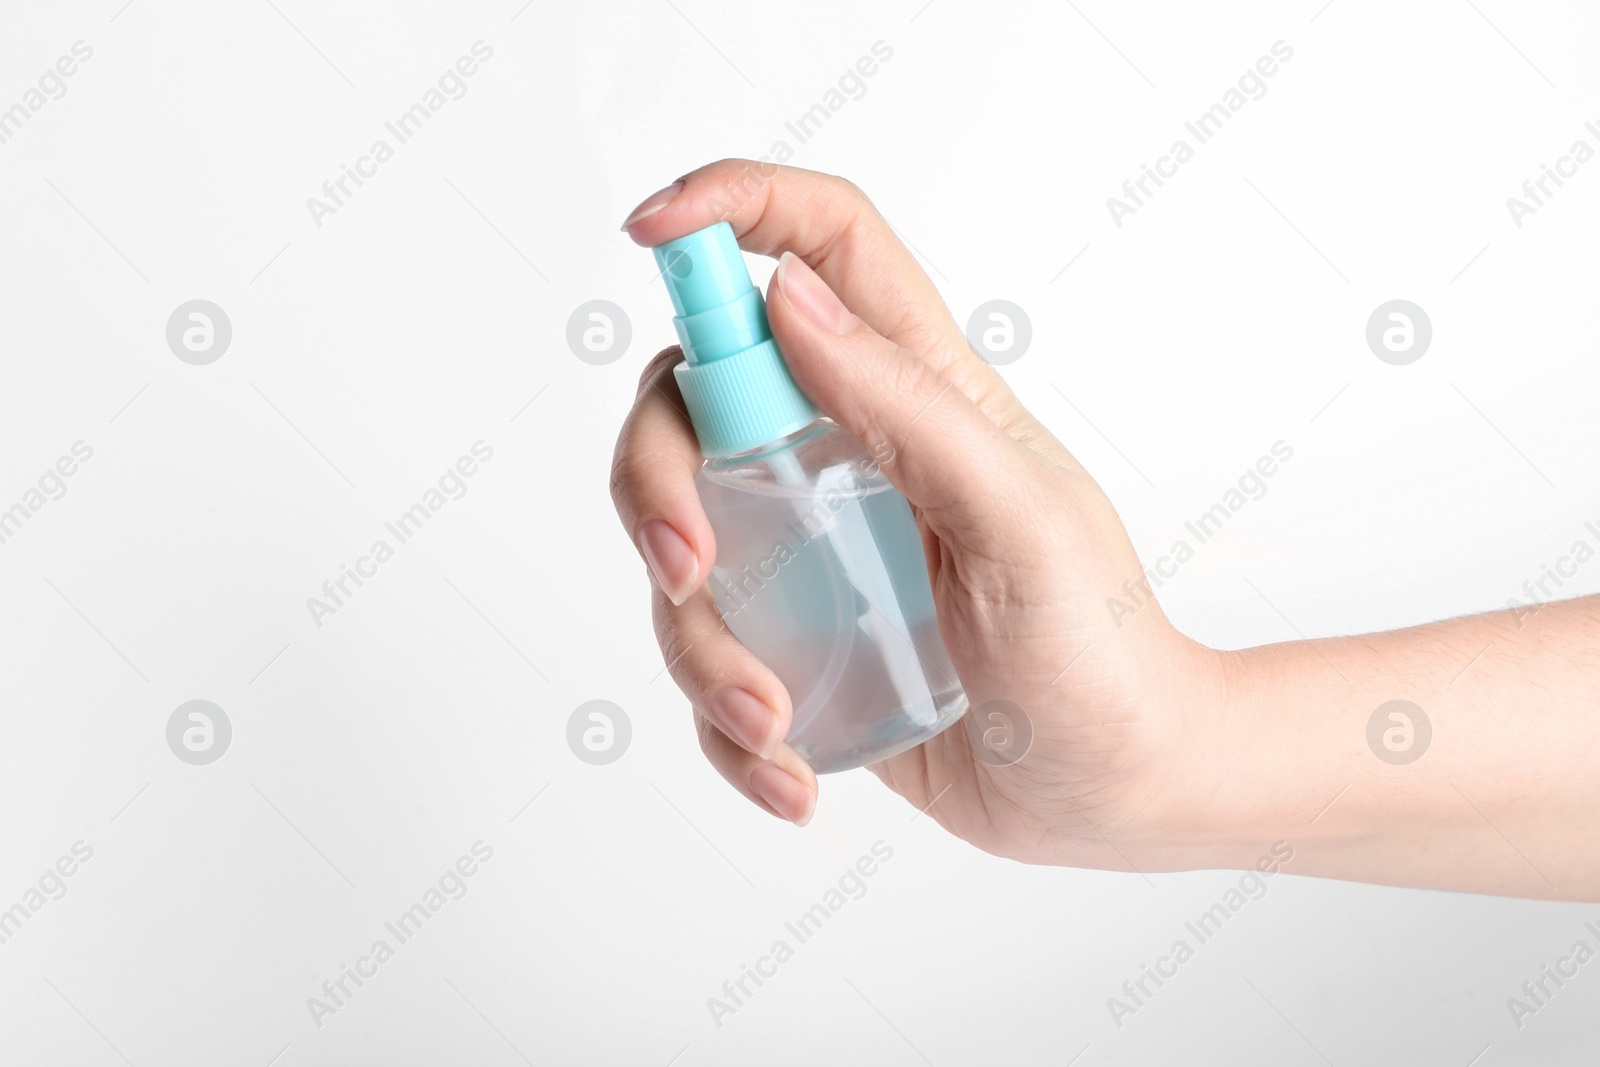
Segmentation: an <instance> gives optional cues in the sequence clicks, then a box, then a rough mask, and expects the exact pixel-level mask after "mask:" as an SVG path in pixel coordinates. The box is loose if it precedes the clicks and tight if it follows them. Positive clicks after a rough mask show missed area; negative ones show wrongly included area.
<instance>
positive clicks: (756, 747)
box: [706, 685, 781, 759]
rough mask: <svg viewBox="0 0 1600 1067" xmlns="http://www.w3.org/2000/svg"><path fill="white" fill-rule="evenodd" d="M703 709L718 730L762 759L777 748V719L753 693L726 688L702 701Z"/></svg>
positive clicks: (736, 688)
mask: <svg viewBox="0 0 1600 1067" xmlns="http://www.w3.org/2000/svg"><path fill="white" fill-rule="evenodd" d="M706 704H707V705H708V706H707V708H706V710H707V711H708V712H709V713H710V715H711V718H712V719H713V720H714V721H715V722H716V724H717V725H718V726H720V727H722V731H723V732H724V733H726V734H727V735H728V736H729V737H731V738H733V739H734V740H735V741H737V742H739V744H741V745H743V746H744V747H745V748H747V749H749V750H750V751H751V752H754V753H755V754H756V755H758V756H760V757H761V758H762V759H771V758H772V750H773V749H775V748H777V747H778V741H779V740H781V739H780V738H779V737H778V716H777V715H776V714H774V712H773V710H772V709H771V708H769V707H767V705H765V704H763V703H762V702H761V700H760V699H758V698H757V697H756V696H755V695H754V694H752V693H751V692H749V691H748V690H745V689H740V688H739V687H737V686H732V685H727V686H723V687H722V688H721V689H718V690H717V691H716V692H714V693H712V694H711V696H710V697H708V698H707V699H706Z"/></svg>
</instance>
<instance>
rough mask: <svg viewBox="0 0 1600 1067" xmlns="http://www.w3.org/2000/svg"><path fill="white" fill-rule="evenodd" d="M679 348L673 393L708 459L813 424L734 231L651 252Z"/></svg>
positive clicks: (719, 227) (716, 228)
mask: <svg viewBox="0 0 1600 1067" xmlns="http://www.w3.org/2000/svg"><path fill="white" fill-rule="evenodd" d="M655 257H656V266H657V267H658V268H660V271H661V280H662V281H664V282H665V283H666V285H667V293H668V295H670V296H671V297H672V307H673V310H674V311H676V312H677V315H676V316H675V317H674V318H673V320H672V323H673V325H674V326H675V327H677V330H678V340H679V342H680V343H681V344H682V345H683V357H684V363H683V364H682V365H681V366H680V367H678V369H677V371H676V374H677V377H678V387H679V390H680V391H681V392H682V393H683V399H684V403H685V404H686V405H687V406H688V408H689V418H690V420H691V421H692V422H693V423H694V427H695V432H696V434H698V436H699V438H700V446H701V450H702V451H704V452H705V453H706V455H708V456H715V455H730V454H733V453H737V452H743V451H746V450H748V449H750V448H754V447H757V446H759V445H764V444H768V443H769V442H772V441H775V440H777V439H778V438H780V437H784V436H786V435H788V434H790V433H793V432H794V431H795V430H797V429H800V428H801V427H803V426H805V425H807V424H808V423H810V422H813V421H814V420H815V419H816V418H817V416H818V413H817V410H816V408H814V407H812V406H811V402H810V401H808V400H807V399H806V397H805V394H804V393H802V392H800V389H799V387H798V386H796V385H795V384H794V379H792V378H791V377H789V368H788V367H787V366H786V365H785V364H784V362H783V355H782V353H780V352H779V351H778V346H777V345H776V344H774V343H773V340H772V328H771V327H770V326H768V325H767V304H766V301H765V300H763V299H762V298H761V290H759V289H757V288H756V287H755V286H754V285H753V284H752V283H751V281H750V271H749V269H748V268H746V267H745V264H744V253H743V252H742V251H740V249H739V242H738V239H737V238H735V237H734V235H733V227H732V226H730V225H729V224H728V223H726V222H718V223H714V224H712V225H710V226H707V227H706V228H705V229H703V230H696V231H695V232H694V233H691V234H689V235H688V236H687V237H680V238H678V239H677V240H676V241H668V242H667V243H666V244H664V245H661V246H659V247H658V248H656V249H655Z"/></svg>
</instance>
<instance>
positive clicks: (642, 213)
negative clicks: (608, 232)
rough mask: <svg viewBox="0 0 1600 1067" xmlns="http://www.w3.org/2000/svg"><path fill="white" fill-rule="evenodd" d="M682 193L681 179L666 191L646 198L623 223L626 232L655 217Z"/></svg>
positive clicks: (660, 191) (659, 191)
mask: <svg viewBox="0 0 1600 1067" xmlns="http://www.w3.org/2000/svg"><path fill="white" fill-rule="evenodd" d="M681 192H683V181H682V180H681V179H680V180H678V181H675V182H673V183H672V184H671V185H669V186H667V187H666V188H665V189H658V190H656V191H655V192H653V193H651V194H650V195H649V196H647V197H645V198H644V202H643V203H641V204H640V205H639V206H638V207H636V208H634V209H633V212H632V214H630V215H629V216H628V218H627V221H625V222H623V224H622V228H623V229H624V230H626V229H627V228H628V227H629V226H632V225H633V224H634V223H636V222H638V221H639V220H640V219H647V218H649V217H650V216H651V215H654V214H655V213H656V212H658V211H660V210H661V209H662V208H664V207H666V206H667V205H668V204H670V203H672V198H673V197H675V196H677V195H678V194H679V193H681Z"/></svg>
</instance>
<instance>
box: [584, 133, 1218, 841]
mask: <svg viewBox="0 0 1600 1067" xmlns="http://www.w3.org/2000/svg"><path fill="white" fill-rule="evenodd" d="M730 190H733V191H734V192H733V193H732V196H731V197H730ZM730 199H737V201H738V203H739V206H738V207H737V208H736V209H734V210H733V211H732V212H731V214H726V213H725V212H726V207H725V205H727V203H728V202H729V201H730ZM722 217H726V218H727V220H728V221H729V222H730V223H731V224H732V226H733V229H734V232H735V233H736V234H737V235H738V238H739V243H740V245H741V247H743V248H744V249H745V250H746V251H749V252H755V253H759V254H762V255H768V256H781V257H782V258H781V259H780V262H779V267H778V271H777V273H776V275H775V276H774V278H773V282H772V285H771V288H770V291H769V293H768V316H769V318H770V320H771V325H772V331H773V334H774V336H775V337H776V339H777V341H778V344H779V347H780V348H781V349H782V350H783V352H784V355H785V357H786V358H787V361H788V363H789V367H790V370H791V372H792V374H793V376H794V378H795V381H796V382H797V383H798V384H799V385H800V387H801V389H803V390H804V391H805V393H806V394H807V395H808V396H809V397H810V398H811V399H812V401H813V402H815V403H816V404H817V406H818V407H819V408H821V409H822V411H823V412H824V413H825V414H827V415H828V416H830V417H831V418H833V419H834V421H836V422H838V423H839V424H840V425H842V426H843V427H844V428H846V429H847V430H849V431H850V432H851V433H853V434H854V435H855V436H856V437H858V438H860V439H861V440H862V442H863V443H864V444H866V445H867V447H868V448H869V450H871V451H872V453H873V454H874V455H879V456H892V459H890V460H888V461H887V462H886V463H885V464H884V471H885V473H886V474H887V475H888V477H889V478H890V479H891V480H892V481H893V482H894V484H895V485H896V487H897V488H899V489H900V490H901V491H902V492H903V493H904V494H905V495H906V497H907V498H908V499H909V500H910V501H911V504H912V507H913V510H914V512H915V514H916V516H917V521H918V524H919V526H920V527H921V530H922V534H923V544H924V547H925V548H926V551H927V561H928V568H929V574H930V577H931V579H932V583H933V591H934V597H935V603H936V605H937V609H938V615H939V626H940V631H941V633H942V635H943V637H944V643H945V646H946V648H947V649H948V650H949V653H950V657H951V659H952V661H953V662H954V664H955V666H956V670H957V672H958V673H959V675H960V677H961V682H962V685H963V687H964V688H965V690H966V692H967V695H968V697H969V698H970V700H971V703H972V710H971V711H970V712H969V713H968V714H967V716H966V717H965V719H964V720H963V722H962V723H960V724H958V725H957V726H954V727H952V728H950V729H948V730H946V731H945V732H944V733H942V734H940V735H938V736H937V737H935V738H933V739H931V740H930V741H928V742H926V743H925V744H923V745H921V746H919V747H917V748H914V749H912V750H910V751H908V752H905V753H902V754H901V755H898V756H895V757H893V758H891V759H888V760H885V761H883V762H882V763H879V764H877V765H875V766H874V767H873V768H872V770H873V771H874V772H876V773H877V775H878V776H879V777H880V778H881V779H882V780H883V781H884V782H885V783H887V784H888V785H889V786H890V788H892V789H894V790H895V791H896V792H898V793H900V794H901V795H902V796H904V797H905V798H906V799H907V800H908V801H910V802H911V803H912V804H913V805H915V806H916V807H918V808H926V809H927V810H928V814H929V815H930V816H931V817H932V818H934V819H937V820H938V821H939V823H940V824H941V825H943V826H944V827H945V828H946V829H948V830H949V831H951V832H952V833H955V834H957V835H959V836H960V837H963V838H965V839H966V840H968V841H970V842H972V843H973V844H975V845H977V846H979V847H981V848H983V849H986V850H988V851H990V852H994V853H997V854H1000V855H1004V856H1010V857H1014V858H1017V859H1022V860H1027V861H1031V862H1042V863H1062V864H1072V865H1077V866H1100V867H1107V868H1114V869H1124V870H1126V869H1128V868H1129V867H1130V866H1131V865H1134V864H1133V861H1132V860H1131V859H1130V858H1129V852H1135V853H1138V854H1141V855H1144V854H1146V852H1147V850H1146V849H1145V848H1144V847H1143V846H1144V845H1145V844H1146V843H1151V844H1153V843H1155V842H1156V841H1158V840H1159V839H1160V837H1161V836H1162V833H1163V828H1164V827H1165V825H1166V824H1167V823H1168V822H1169V821H1172V816H1173V815H1174V814H1175V812H1176V809H1177V808H1178V807H1180V806H1182V805H1185V804H1188V803H1189V800H1190V797H1189V794H1188V791H1187V788H1186V787H1187V785H1188V781H1187V777H1186V775H1187V771H1186V768H1187V767H1188V766H1189V765H1190V761H1189V760H1186V759H1185V753H1196V752H1198V751H1200V750H1201V748H1202V746H1201V745H1199V744H1198V742H1197V739H1196V737H1195V734H1196V732H1197V731H1199V730H1201V729H1202V728H1203V727H1204V725H1205V723H1206V722H1207V721H1208V718H1209V716H1208V709H1210V708H1212V707H1213V706H1214V705H1215V704H1216V702H1217V701H1218V700H1219V699H1220V691H1221V687H1222V677H1223V663H1222V660H1221V658H1220V657H1218V656H1217V655H1216V654H1215V653H1213V652H1211V651H1210V650H1208V649H1205V648H1203V647H1202V646H1199V645H1197V644H1195V643H1194V642H1192V641H1190V640H1188V639H1187V638H1185V637H1183V636H1182V635H1180V634H1179V633H1177V632H1176V631H1175V630H1174V629H1173V628H1172V626H1171V625H1170V624H1169V623H1168V621H1167V619H1166V618H1165V617H1164V616H1163V615H1162V613H1161V610H1160V608H1159V607H1158V606H1156V604H1155V603H1154V602H1153V600H1152V599H1151V598H1149V597H1148V596H1142V598H1141V602H1142V603H1143V604H1144V606H1143V607H1141V608H1139V609H1138V610H1136V611H1135V612H1134V613H1133V614H1132V615H1131V616H1129V615H1125V614H1124V615H1123V617H1121V618H1117V617H1114V616H1113V614H1112V612H1111V611H1110V610H1109V609H1108V604H1109V602H1110V599H1111V598H1113V597H1115V598H1118V599H1122V600H1124V601H1125V599H1126V597H1127V596H1128V594H1127V590H1126V586H1127V584H1128V583H1130V582H1132V583H1134V584H1135V585H1137V584H1138V583H1140V582H1142V581H1143V580H1144V578H1143V573H1142V569H1141V567H1140V564H1139V561H1138V559H1137V557H1136V556H1135V554H1134V552H1133V548H1132V546H1131V544H1130V543H1129V540H1128V537H1127V534H1126V532H1125V531H1124V530H1123V527H1122V524H1121V522H1120V521H1119V520H1118V518H1117V515H1116V513H1115V511H1114V510H1113V509H1112V507H1111V504H1110V503H1109V501H1107V499H1106V497H1105V496H1104V494H1103V493H1101V491H1100V489H1099V487H1098V486H1097V485H1095V483H1094V480H1093V479H1092V478H1090V477H1089V475H1088V474H1087V473H1086V472H1085V471H1084V469H1083V468H1082V467H1081V466H1080V465H1079V464H1078V463H1077V462H1076V461H1075V460H1074V459H1073V458H1072V456H1071V455H1069V454H1068V453H1067V451H1066V449H1065V448H1063V447H1062V446H1061V444H1060V443H1059V442H1058V441H1057V440H1056V439H1055V438H1054V437H1052V436H1051V435H1050V434H1049V432H1047V431H1046V430H1045V429H1044V428H1043V427H1042V426H1041V425H1040V424H1039V423H1038V422H1037V421H1036V420H1035V419H1034V418H1033V416H1031V415H1030V414H1029V413H1028V412H1027V411H1026V410H1024V409H1023V407H1022V406H1021V405H1020V404H1019V403H1018V402H1017V400H1016V398H1015V397H1014V396H1013V395H1012V393H1011V390H1010V389H1009V388H1007V386H1006V384H1005V382H1004V381H1003V380H1002V379H1001V378H1000V376H999V375H998V374H997V373H996V372H995V371H994V370H993V368H991V367H990V366H989V365H988V364H986V363H984V362H983V361H982V360H981V359H979V357H978V356H977V355H976V354H975V353H974V352H973V350H972V348H971V346H970V345H969V344H968V343H967V340H966V338H965V336H964V335H963V334H962V331H961V329H960V327H959V326H958V325H957V324H956V322H955V321H954V320H953V319H952V318H951V315H950V312H949V310H948V309H947V308H946V307H945V305H944V303H943V301H942V300H941V299H940V297H939V294H938V291H937V290H936V289H935V288H934V286H933V283H932V282H931V281H930V280H929V279H928V276H927V275H926V274H925V273H924V272H923V271H922V269H921V267H919V266H918V264H917V262H916V260H915V259H914V258H913V257H912V255H911V254H910V252H908V251H907V249H906V247H905V246H904V245H903V244H902V243H901V242H900V241H899V240H898V239H897V238H896V237H895V235H894V232H893V231H892V230H891V229H890V227H889V225H888V223H886V222H885V221H884V220H883V218H882V217H881V216H880V215H879V214H878V212H877V211H876V210H875V209H874V208H873V206H872V204H871V203H870V202H869V201H868V200H867V198H866V197H865V196H864V195H863V194H862V193H861V191H860V190H859V189H857V188H856V187H855V186H853V185H851V184H850V183H849V182H847V181H844V180H842V179H840V178H835V177H832V176H829V175H824V174H817V173H813V172H810V171H803V170H795V169H790V168H784V167H778V166H775V165H771V164H757V163H750V162H746V161H742V160H725V161H723V162H720V163H715V164H712V165H711V166H708V167H705V168H702V169H701V170H698V171H695V172H694V173H692V174H690V175H688V176H686V177H685V178H684V179H682V180H681V181H680V182H677V183H675V184H674V185H673V186H669V187H668V188H667V189H663V190H662V191H661V192H659V193H657V194H655V195H654V196H652V197H650V198H649V199H648V200H646V201H645V202H644V203H643V204H641V205H640V206H639V208H638V209H636V210H635V211H634V213H633V214H632V215H631V216H630V217H629V219H628V221H627V223H626V224H625V225H624V229H625V230H626V231H627V232H628V235H629V236H630V237H632V238H633V239H634V240H635V241H636V242H638V243H639V244H641V245H644V246H647V247H651V246H655V245H659V244H663V243H665V242H667V241H670V240H673V239H675V238H678V237H682V236H684V235H685V234H688V233H690V232H692V231H694V230H698V229H700V228H702V227H705V226H708V225H710V224H711V223H713V222H716V221H718V219H719V218H722ZM681 358H682V356H681V353H680V352H679V351H678V349H677V348H670V349H668V350H666V351H665V352H662V353H661V354H660V355H659V356H657V357H656V359H655V360H654V361H652V362H651V364H650V365H649V366H648V367H647V368H646V370H645V372H644V376H643V379H642V381H641V383H640V388H639V395H638V400H637V402H636V404H635V406H634V409H633V411H632V413H631V414H630V415H629V417H628V420H627V423H626V425H625V426H624V427H623V430H622V435H621V437H620V439H619V440H618V442H617V450H616V460H615V466H614V470H613V476H612V493H613V497H614V499H615V501H616V506H617V511H618V513H619V514H620V516H621V518H622V522H623V525H624V526H625V527H626V528H627V530H628V534H629V536H630V537H631V538H632V539H633V540H634V543H635V544H636V545H637V546H638V548H639V551H640V552H641V554H642V555H643V556H644V558H645V560H646V562H647V563H648V565H649V567H650V570H651V573H652V574H653V576H654V578H655V597H654V599H655V625H656V633H657V637H658V639H659V641H660V643H661V648H662V652H663V655H664V656H665V658H666V661H667V663H668V665H669V668H670V670H671V673H672V676H673V678H674V679H675V680H676V682H677V684H678V686H679V687H680V688H681V689H682V690H683V691H684V693H685V694H686V695H687V696H688V697H689V700H690V702H691V704H692V705H693V708H694V716H695V721H696V728H697V731H698V733H699V736H700V742H701V747H702V748H703V750H704V751H705V753H706V756H707V758H709V759H710V760H711V762H712V764H713V765H714V766H715V767H716V768H717V770H718V771H720V772H721V773H722V775H723V776H724V777H725V778H727V780H728V781H729V782H730V783H732V784H733V786H734V787H735V788H736V789H738V790H739V791H740V792H741V793H743V794H744V795H745V796H746V797H748V798H750V799H751V800H752V801H754V802H756V803H758V804H760V805H761V806H763V807H764V808H766V809H767V810H768V811H770V812H772V813H774V814H776V815H779V816H781V817H782V818H785V819H788V820H790V821H793V822H796V823H800V824H804V823H805V822H806V821H807V820H808V819H809V818H810V817H811V812H812V810H813V806H814V804H815V802H816V795H817V779H816V776H815V775H814V774H812V772H811V769H810V768H809V767H808V766H807V765H806V764H805V763H804V762H803V761H802V760H801V759H800V758H799V757H798V756H797V755H796V754H795V753H794V752H793V750H791V749H790V748H789V746H788V745H787V744H784V743H783V741H782V738H783V737H784V735H785V734H786V733H787V731H788V728H789V721H790V714H791V706H790V702H789V696H788V694H787V693H786V692H785V691H784V689H783V687H782V685H781V684H780V683H779V682H778V680H777V678H776V677H775V676H774V675H773V673H772V672H771V671H770V670H768V669H767V667H765V666H764V665H763V664H762V663H761V662H760V661H758V660H757V659H756V658H755V657H754V656H753V655H752V654H751V653H750V652H749V651H748V650H746V649H745V648H744V646H743V645H741V644H740V643H739V641H738V640H737V639H736V638H734V637H733V636H732V635H731V634H730V633H729V632H728V631H727V629H726V628H725V627H724V626H723V624H722V622H721V619H720V618H719V616H718V613H717V609H716V607H715V606H714V604H713V602H712V596H711V593H710V591H709V590H708V589H707V588H706V585H705V582H706V578H707V576H708V575H709V574H710V572H711V566H712V563H713V562H714V561H715V559H716V544H715V543H714V540H713V536H712V531H711V527H710V525H709V523H708V521H707V519H706V516H705V514H704V512H703V511H702V509H701V505H700V501H699V497H698V496H697V494H696V491H695V486H694V482H693V478H694V475H695V472H696V471H697V470H698V469H699V467H700V464H701V461H702V460H701V454H700V451H699V448H698V447H697V445H696V443H695V438H694V434H693V431H692V430H691V428H690V426H689V423H688V420H687V418H686V417H685V415H684V414H683V412H682V401H681V400H680V398H679V396H678V392H677V388H676V385H675V382H674V378H673V375H672V373H671V371H672V367H673V365H674V364H676V363H677V362H678V361H679V360H680V359H681ZM1001 702H1003V703H1001ZM1012 706H1014V708H1015V709H1020V710H1021V715H1022V717H1023V719H1024V720H1025V721H1021V722H1019V721H1014V720H1016V719H1017V717H1018V716H1017V712H1016V711H1015V710H1013V708H1012ZM997 716H999V717H997ZM1008 731H1009V732H1008ZM1030 733H1031V736H1032V740H1031V744H1028V742H1027V736H1028V735H1029V734H1030ZM986 735H987V736H988V738H989V741H990V742H991V743H990V744H989V745H988V746H986V744H985V738H986ZM997 741H999V742H1000V743H999V744H998V745H997V744H996V743H995V742H997ZM1024 745H1025V746H1026V751H1020V749H1021V748H1022V746H1024ZM1019 756H1020V758H1018V757H1019ZM1125 850H1127V851H1125ZM1150 862H1151V861H1150V860H1148V859H1144V860H1142V861H1141V864H1140V865H1141V866H1142V865H1144V864H1149V863H1150ZM1155 865H1158V866H1159V865H1160V863H1159V860H1158V861H1156V863H1155Z"/></svg>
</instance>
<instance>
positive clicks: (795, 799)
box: [750, 763, 812, 826]
mask: <svg viewBox="0 0 1600 1067" xmlns="http://www.w3.org/2000/svg"><path fill="white" fill-rule="evenodd" d="M750 788H751V790H752V791H754V793H755V795H756V796H758V797H760V798H761V799H762V800H765V801H766V802H767V803H768V804H770V805H772V810H773V811H776V812H777V813H778V814H779V815H781V816H783V817H784V818H785V819H788V820H789V821H790V822H792V823H794V824H795V825H796V826H804V825H805V824H806V823H808V822H810V821H811V804H812V801H811V790H809V789H807V788H806V787H805V786H803V785H801V784H800V782H799V780H798V779H796V778H795V777H794V776H793V775H792V774H790V773H789V772H787V771H784V770H781V769H779V767H778V765H777V764H775V763H763V764H762V765H761V766H759V767H757V768H756V769H755V770H753V771H751V772H750Z"/></svg>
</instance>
